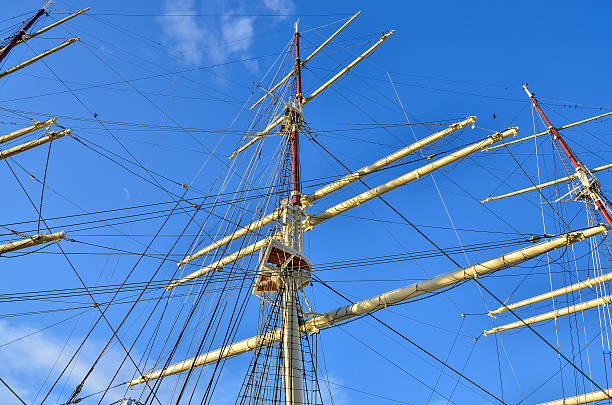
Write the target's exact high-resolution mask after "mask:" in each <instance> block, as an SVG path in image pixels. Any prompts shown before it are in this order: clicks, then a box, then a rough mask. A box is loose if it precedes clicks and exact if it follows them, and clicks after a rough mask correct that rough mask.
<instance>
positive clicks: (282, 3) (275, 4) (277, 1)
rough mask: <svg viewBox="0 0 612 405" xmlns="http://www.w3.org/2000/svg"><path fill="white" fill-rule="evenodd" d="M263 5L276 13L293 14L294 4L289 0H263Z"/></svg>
mask: <svg viewBox="0 0 612 405" xmlns="http://www.w3.org/2000/svg"><path fill="white" fill-rule="evenodd" d="M264 5H265V6H266V7H267V8H269V9H270V10H271V11H274V12H276V13H278V14H284V15H287V14H293V13H294V12H295V5H294V4H293V1H291V0H264Z"/></svg>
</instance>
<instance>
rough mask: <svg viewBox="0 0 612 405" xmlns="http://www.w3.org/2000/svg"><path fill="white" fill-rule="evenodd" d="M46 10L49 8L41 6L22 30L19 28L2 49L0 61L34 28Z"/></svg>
mask: <svg viewBox="0 0 612 405" xmlns="http://www.w3.org/2000/svg"><path fill="white" fill-rule="evenodd" d="M46 12H47V10H45V8H44V7H43V8H41V9H40V10H38V11H37V12H36V14H34V16H33V17H32V18H30V19H29V20H28V21H27V22H26V23H25V24H24V25H23V28H22V29H21V30H19V32H18V33H17V34H15V36H13V38H12V39H11V42H9V44H8V45H7V46H6V47H4V49H2V50H1V51H0V63H1V62H2V61H3V60H4V58H6V56H7V55H8V54H9V52H10V51H11V49H13V48H14V47H15V45H17V43H19V41H21V40H22V39H23V38H24V37H25V35H26V33H27V31H28V30H29V29H30V28H32V25H34V23H35V22H36V20H38V19H39V18H40V17H41V16H42V15H43V14H45V13H46Z"/></svg>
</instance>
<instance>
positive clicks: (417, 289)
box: [128, 225, 612, 386]
mask: <svg viewBox="0 0 612 405" xmlns="http://www.w3.org/2000/svg"><path fill="white" fill-rule="evenodd" d="M610 229H612V227H610V226H608V225H599V226H595V227H591V228H588V229H585V230H583V231H577V232H570V233H566V234H563V235H559V236H558V237H557V238H554V239H552V240H550V241H547V242H542V243H539V244H537V245H534V246H529V247H526V248H523V249H519V250H516V251H514V252H511V253H508V254H505V255H503V256H500V257H497V258H494V259H491V260H487V261H484V262H482V263H479V264H476V265H473V266H469V267H466V268H461V269H458V270H455V271H452V272H450V273H446V274H442V275H440V276H437V277H434V278H431V279H428V280H424V281H420V282H418V283H414V284H410V285H408V286H406V287H403V288H399V289H396V290H393V291H390V292H386V293H384V294H380V295H377V296H375V297H372V298H368V299H366V300H363V301H359V302H356V303H354V304H351V305H348V306H345V307H341V308H338V309H335V310H333V311H329V312H326V313H324V314H322V315H319V316H315V317H313V318H311V319H309V320H307V321H306V322H305V323H304V325H303V326H302V328H301V332H302V333H317V332H319V331H320V330H321V329H325V328H328V327H331V326H333V325H335V324H338V323H339V322H342V321H345V320H348V319H351V318H354V317H357V316H361V315H364V314H368V313H372V312H375V311H378V310H381V309H384V308H387V307H389V306H392V305H396V304H399V303H401V302H405V301H407V300H410V299H412V298H416V297H419V296H422V295H425V294H429V293H431V292H434V291H437V290H440V289H442V288H446V287H450V286H452V285H455V284H457V283H460V282H462V281H466V280H470V279H474V278H477V277H481V276H484V275H487V274H491V273H494V272H496V271H499V270H502V269H505V268H507V267H511V266H514V265H517V264H520V263H523V262H525V261H527V260H530V259H533V258H535V257H537V256H540V255H543V254H545V253H548V252H551V251H553V250H556V249H560V248H563V247H565V246H569V245H572V244H574V243H577V242H580V241H583V240H585V239H588V238H592V237H593V236H596V235H599V234H601V233H605V232H608V230H610ZM281 339H282V332H281V329H275V330H272V331H270V332H267V333H265V334H262V335H257V336H254V337H251V338H248V339H245V340H242V341H240V342H236V343H232V344H230V345H227V346H225V347H222V348H220V349H217V350H214V351H212V352H209V353H205V354H202V355H199V356H197V357H193V358H191V359H189V360H185V361H182V362H180V363H176V364H174V365H171V366H168V367H166V368H164V369H161V370H157V371H152V372H150V373H146V374H144V375H142V376H140V377H138V378H136V379H133V380H131V381H130V382H129V383H128V384H129V385H130V386H132V385H137V384H141V383H143V382H145V381H150V380H154V379H157V378H161V377H165V376H169V375H172V374H176V373H180V372H183V371H187V370H190V369H191V368H194V367H199V366H203V365H206V364H209V363H212V362H215V361H219V360H221V359H223V358H228V357H232V356H236V355H238V354H241V353H246V352H248V351H251V350H254V349H256V348H258V347H261V346H265V345H269V344H272V343H275V342H279V341H280V340H281Z"/></svg>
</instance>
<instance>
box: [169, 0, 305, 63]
mask: <svg viewBox="0 0 612 405" xmlns="http://www.w3.org/2000/svg"><path fill="white" fill-rule="evenodd" d="M163 4H164V5H163V9H164V13H165V14H166V15H165V16H164V17H161V18H160V19H159V23H160V24H161V26H162V30H163V36H164V39H165V40H166V41H168V42H169V43H170V44H171V45H172V46H173V47H174V48H175V49H176V50H177V51H179V52H180V53H181V55H182V56H183V58H184V59H185V60H186V61H187V62H188V63H192V64H195V65H199V64H201V63H202V62H204V60H205V59H208V61H209V62H212V63H223V62H226V61H227V60H229V58H230V57H232V56H239V57H241V56H247V55H248V52H249V51H250V49H251V46H252V44H253V39H254V36H255V27H256V20H257V17H256V16H255V15H253V16H248V15H245V14H248V13H247V12H244V10H252V9H253V7H252V5H251V3H249V2H246V1H245V2H232V6H231V7H229V6H228V7H225V8H223V3H221V4H220V5H221V8H222V11H221V12H218V14H219V16H216V17H206V19H205V20H202V19H199V18H197V17H196V16H195V15H196V14H199V10H198V2H196V0H164V3H163ZM263 6H264V7H265V10H266V11H269V12H272V13H274V14H279V18H285V17H286V15H287V14H291V13H293V12H294V10H295V5H294V3H293V0H264V2H263ZM253 14H257V13H253Z"/></svg>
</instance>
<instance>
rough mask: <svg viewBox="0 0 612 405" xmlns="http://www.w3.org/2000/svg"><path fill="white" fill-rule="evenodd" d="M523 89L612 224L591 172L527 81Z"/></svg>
mask: <svg viewBox="0 0 612 405" xmlns="http://www.w3.org/2000/svg"><path fill="white" fill-rule="evenodd" d="M523 89H525V92H526V93H527V95H528V96H529V98H530V99H531V102H532V103H533V106H534V107H535V108H536V110H538V113H540V115H541V116H542V118H543V119H544V122H546V125H548V129H549V131H550V133H552V134H553V138H555V140H556V141H557V142H559V145H560V146H561V149H563V152H565V154H566V155H567V157H568V159H569V160H570V162H572V165H573V166H574V169H575V170H576V176H577V177H578V179H579V180H580V182H581V183H582V185H583V186H584V189H585V190H586V191H588V196H589V198H590V199H591V201H593V204H595V207H596V208H597V210H598V211H599V213H600V214H601V216H602V217H604V219H605V220H606V222H607V223H608V225H612V217H611V216H610V213H609V212H608V208H607V207H606V205H605V204H604V202H603V199H602V197H601V191H600V189H599V187H597V186H596V187H593V186H594V185H595V183H594V182H592V181H591V180H589V178H588V176H587V173H589V172H588V169H586V167H585V166H584V165H583V164H582V163H580V162H579V161H578V158H577V157H576V155H575V154H574V152H572V150H571V149H570V147H569V146H568V144H567V143H565V140H563V138H562V137H561V135H560V134H559V132H558V131H557V129H556V128H555V127H554V126H553V125H552V124H551V123H550V121H549V120H548V117H546V114H544V111H542V109H541V108H540V105H539V104H538V102H537V100H536V99H535V95H534V94H533V93H532V92H530V91H529V89H528V88H527V83H525V84H524V85H523Z"/></svg>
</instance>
